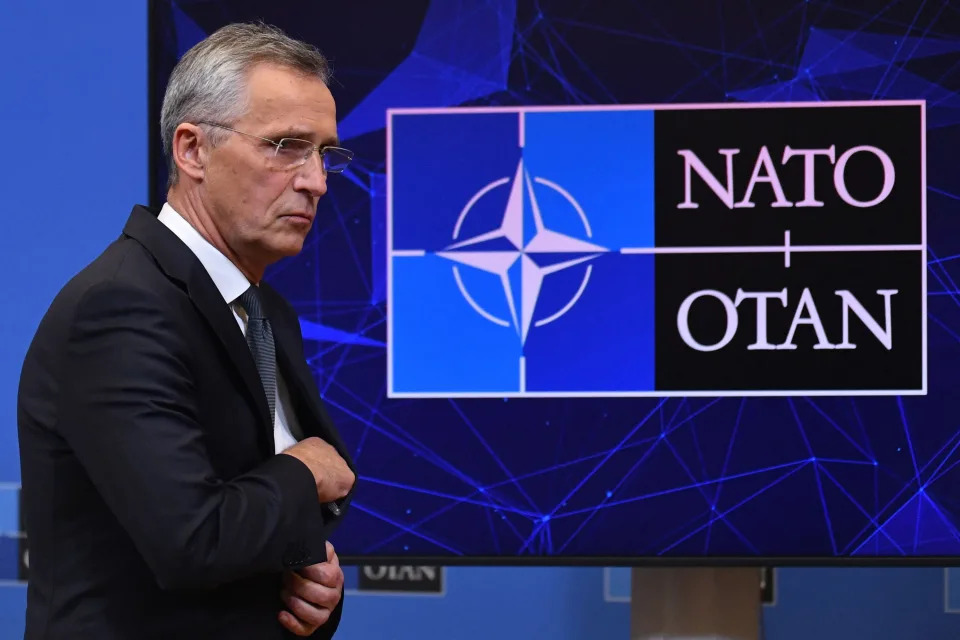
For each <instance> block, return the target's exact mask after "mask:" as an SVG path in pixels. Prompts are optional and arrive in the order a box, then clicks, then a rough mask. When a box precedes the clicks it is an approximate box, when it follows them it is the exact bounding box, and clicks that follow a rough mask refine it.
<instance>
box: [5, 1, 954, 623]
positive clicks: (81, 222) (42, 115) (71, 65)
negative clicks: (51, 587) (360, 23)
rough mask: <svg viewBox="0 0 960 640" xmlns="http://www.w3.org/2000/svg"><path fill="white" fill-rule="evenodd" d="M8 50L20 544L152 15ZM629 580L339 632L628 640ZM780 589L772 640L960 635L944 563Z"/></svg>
mask: <svg viewBox="0 0 960 640" xmlns="http://www.w3.org/2000/svg"><path fill="white" fill-rule="evenodd" d="M924 6H925V9H924V13H923V15H924V16H925V18H924V19H922V20H920V21H919V23H918V24H920V25H921V27H922V26H923V25H925V24H927V23H928V21H929V19H930V17H931V15H932V14H936V13H937V12H938V11H941V12H942V11H946V12H951V11H953V12H955V9H953V8H951V7H949V5H948V3H947V2H945V1H942V2H933V3H926V4H925V5H924ZM881 24H886V23H883V22H882V21H881ZM886 28H888V29H890V30H891V31H893V30H895V28H899V29H900V30H901V31H902V30H903V29H905V26H904V25H901V24H899V23H897V24H896V25H893V26H891V25H889V24H886ZM346 30H347V31H350V32H352V33H359V32H362V30H361V29H346ZM0 52H2V53H3V54H4V59H5V60H7V61H8V63H7V65H6V66H5V74H4V88H3V92H2V99H0V122H2V123H3V125H4V131H5V132H6V133H7V143H8V144H7V151H6V153H4V154H2V156H0V175H2V176H3V178H2V182H3V185H4V187H5V188H4V196H5V207H4V211H5V212H6V214H7V215H6V219H5V223H6V225H7V233H5V234H3V240H2V241H3V242H4V251H3V252H2V253H0V260H2V261H3V262H2V265H3V267H4V271H3V272H4V273H5V274H6V275H7V282H6V287H7V289H6V291H7V292H8V305H9V309H8V311H9V312H8V313H6V314H4V316H3V318H2V320H0V323H2V325H0V326H2V329H3V334H2V335H3V336H4V339H3V340H2V341H0V349H3V352H2V354H3V357H2V358H0V376H2V377H0V416H2V420H3V422H2V427H0V438H2V441H0V481H3V482H6V483H10V484H8V485H7V486H6V487H5V489H6V491H3V492H0V525H2V531H3V532H4V534H6V537H10V534H12V533H15V528H16V522H17V517H16V513H15V509H16V499H15V486H16V483H17V482H18V481H19V466H18V462H17V450H16V429H15V412H14V406H15V405H14V399H15V394H16V382H17V378H18V375H19V367H20V361H21V358H22V355H23V353H24V351H25V349H26V345H27V342H28V340H29V338H30V336H31V335H32V332H33V330H34V328H35V326H36V322H37V321H38V320H39V317H40V315H41V313H42V312H43V310H44V309H45V308H46V305H47V304H48V303H49V301H50V300H51V299H52V297H53V295H54V293H55V292H56V290H57V289H58V288H59V287H60V286H61V285H62V284H63V282H64V281H65V280H66V279H67V278H68V277H69V276H70V275H72V274H73V273H74V272H76V271H77V270H78V269H79V268H80V266H81V265H83V264H84V263H85V262H86V261H88V260H89V259H90V258H91V257H92V256H93V255H95V254H96V253H97V252H99V251H100V249H101V248H102V246H103V245H104V243H106V242H107V241H109V240H110V239H112V238H113V237H114V236H115V235H116V234H118V233H119V231H120V228H121V225H122V223H123V221H124V220H125V219H126V216H127V214H128V213H129V210H130V206H131V204H132V203H133V202H143V201H145V200H146V199H147V198H148V193H147V175H146V171H147V168H146V167H147V165H146V154H147V138H146V135H147V134H146V129H147V123H146V118H145V113H146V104H147V101H146V88H147V81H146V9H145V7H144V6H140V4H138V3H133V2H128V1H126V0H110V1H108V2H106V1H105V2H102V3H91V4H89V5H88V4H78V3H73V2H66V1H65V0H51V1H49V2H44V3H16V4H14V5H11V6H9V7H5V16H4V20H3V21H0ZM690 55H697V54H690ZM26 136H34V137H40V138H43V139H46V140H49V141H50V144H49V145H42V146H41V147H39V148H42V149H44V150H45V151H44V152H43V153H41V154H39V155H38V154H37V149H38V146H37V145H36V144H32V145H25V144H18V143H19V142H21V141H22V139H23V138H24V137H26ZM945 197H946V196H945ZM948 199H949V198H948ZM950 206H952V205H950ZM951 210H953V211H955V210H956V208H955V207H953V208H952V209H951ZM9 564H10V563H9V562H6V563H5V564H4V567H5V570H6V571H9V570H10V567H9ZM624 571H625V570H622V569H614V570H613V571H612V574H611V573H610V572H605V570H604V569H601V568H589V569H574V568H568V569H563V568H551V569H502V568H482V569H478V568H452V569H450V570H449V571H448V573H447V591H446V594H445V595H444V596H442V597H403V596H360V595H355V596H352V597H351V599H350V601H349V605H348V608H347V610H346V613H345V618H344V623H343V627H342V629H343V631H342V633H341V634H340V635H339V636H338V638H342V640H351V639H352V640H360V639H361V638H370V637H389V638H396V639H398V640H406V639H407V638H409V639H410V640H412V639H413V638H425V637H427V638H429V637H436V638H462V639H464V640H473V639H474V638H476V639H477V640H479V639H480V638H488V637H489V636H490V633H491V629H494V628H495V629H496V632H497V635H499V636H500V637H503V638H517V639H527V638H538V637H550V638H557V639H560V640H567V639H569V640H573V639H574V638H605V637H610V638H618V637H619V638H623V637H626V634H627V628H628V627H627V620H628V618H627V605H626V604H625V602H623V600H624V599H625V597H626V591H627V589H626V585H627V583H628V581H627V580H626V579H625V578H626V574H625V573H624ZM605 574H606V575H605ZM5 575H6V576H8V577H9V576H11V575H12V574H11V573H5ZM777 584H778V592H777V603H776V605H775V606H772V607H769V608H768V609H767V610H766V616H765V617H766V631H767V633H766V638H767V639H769V640H801V639H802V640H806V639H807V638H811V637H816V638H822V639H824V640H840V639H848V638H849V639H853V638H857V639H859V638H871V639H872V640H903V639H905V638H909V639H913V638H923V639H924V640H927V639H931V640H939V639H941V638H944V639H946V638H955V637H957V635H958V634H960V616H957V615H956V614H954V613H948V612H947V611H948V610H953V611H960V576H956V577H955V579H954V580H953V581H952V584H953V586H954V588H952V589H950V588H949V587H950V585H951V580H950V576H949V574H946V573H945V572H944V570H943V569H936V568H930V569H785V570H781V571H779V572H778V581H777ZM348 597H349V596H348ZM24 602H25V598H24V588H23V586H22V585H16V584H9V582H8V583H5V584H4V586H3V587H2V588H0V637H2V638H17V637H21V636H22V629H23V606H24Z"/></svg>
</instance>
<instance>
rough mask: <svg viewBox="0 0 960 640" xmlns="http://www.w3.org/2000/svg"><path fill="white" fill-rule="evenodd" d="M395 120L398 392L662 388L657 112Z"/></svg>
mask: <svg viewBox="0 0 960 640" xmlns="http://www.w3.org/2000/svg"><path fill="white" fill-rule="evenodd" d="M389 129H390V130H389V138H388V139H389V141H390V149H389V150H388V157H389V162H390V167H389V169H388V180H389V182H388V191H389V193H388V235H389V244H390V249H389V251H390V257H389V271H390V273H389V275H388V286H389V291H388V304H389V336H388V344H389V347H388V367H389V371H388V387H389V388H388V392H389V395H390V396H392V397H403V396H407V397H431V396H438V397H453V396H478V397H481V396H523V395H528V396H545V395H547V396H548V395H554V394H555V395H594V394H595V395H610V394H611V393H613V394H617V393H624V394H628V393H635V392H643V391H651V390H652V389H653V383H654V331H653V323H654V296H653V287H654V280H653V278H654V272H653V255H652V253H651V254H650V255H642V254H643V251H644V249H652V247H653V240H654V218H653V188H654V187H653V152H654V150H653V113H652V112H650V111H642V110H631V111H587V110H583V111H580V110H545V111H533V112H531V111H521V110H518V111H509V110H506V111H505V110H497V111H494V112H488V111H483V110H479V111H471V110H465V109H456V110H431V111H420V112H412V113H411V112H407V113H403V114H398V113H392V114H391V116H390V127H389ZM624 249H629V250H630V251H629V259H628V255H627V254H625V253H624V252H623V250H624Z"/></svg>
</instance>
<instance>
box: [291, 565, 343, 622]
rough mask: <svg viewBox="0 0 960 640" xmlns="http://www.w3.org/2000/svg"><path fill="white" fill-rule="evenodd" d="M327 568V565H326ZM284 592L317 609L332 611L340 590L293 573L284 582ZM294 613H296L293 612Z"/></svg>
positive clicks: (337, 601)
mask: <svg viewBox="0 0 960 640" xmlns="http://www.w3.org/2000/svg"><path fill="white" fill-rule="evenodd" d="M327 568H329V565H327ZM285 586H286V588H285V591H286V592H288V593H290V594H292V595H294V596H296V597H298V598H301V599H303V600H305V601H306V602H308V603H310V604H312V605H316V606H318V607H327V608H329V609H333V608H334V607H336V606H337V604H338V603H339V602H340V589H339V587H337V586H332V587H331V586H327V585H325V584H324V583H322V582H319V581H314V580H311V579H307V578H304V577H303V576H301V575H299V574H296V573H293V574H291V575H290V578H289V579H288V580H286V581H285ZM294 613H296V611H294Z"/></svg>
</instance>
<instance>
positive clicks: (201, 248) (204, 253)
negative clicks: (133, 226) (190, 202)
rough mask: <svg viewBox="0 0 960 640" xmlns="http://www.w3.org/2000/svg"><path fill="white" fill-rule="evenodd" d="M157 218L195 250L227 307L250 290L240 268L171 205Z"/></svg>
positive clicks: (248, 283)
mask: <svg viewBox="0 0 960 640" xmlns="http://www.w3.org/2000/svg"><path fill="white" fill-rule="evenodd" d="M157 219H158V220H160V222H161V223H163V224H164V225H165V226H166V227H167V228H168V229H170V231H172V232H173V233H174V234H175V235H176V236H177V237H178V238H180V240H181V241H183V243H184V244H185V245H187V247H189V249H190V250H191V251H193V253H194V255H196V256H197V259H198V260H199V261H200V264H202V265H203V268H204V269H206V270H207V273H208V274H210V278H211V279H212V280H213V283H214V284H215V285H216V286H217V290H218V291H219V292H220V295H222V296H223V299H224V301H225V302H226V303H227V304H230V303H232V302H233V301H234V300H236V299H237V298H238V297H240V294H242V293H243V292H244V291H246V290H247V289H249V288H250V281H249V280H247V277H246V276H245V275H243V272H242V271H240V269H238V268H237V265H235V264H233V263H232V262H230V259H229V258H227V256H225V255H223V254H222V253H221V252H220V250H219V249H217V248H216V247H215V246H213V245H212V244H210V243H209V242H208V241H207V239H206V238H204V237H203V236H202V235H200V232H198V231H197V230H196V229H194V228H193V225H191V224H190V223H189V222H187V220H186V219H185V218H184V217H183V216H181V215H180V214H179V213H177V211H176V210H175V209H174V208H173V207H171V206H170V203H169V202H165V203H164V204H163V208H161V209H160V215H159V216H157Z"/></svg>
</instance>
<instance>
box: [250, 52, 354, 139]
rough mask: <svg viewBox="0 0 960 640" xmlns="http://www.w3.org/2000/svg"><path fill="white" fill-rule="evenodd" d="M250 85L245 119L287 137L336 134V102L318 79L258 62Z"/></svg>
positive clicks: (311, 137) (326, 137)
mask: <svg viewBox="0 0 960 640" xmlns="http://www.w3.org/2000/svg"><path fill="white" fill-rule="evenodd" d="M247 88H248V110H247V114H246V117H245V118H244V119H246V120H249V121H251V122H253V123H256V124H257V125H259V126H263V127H269V128H270V129H272V130H274V131H273V133H277V134H282V135H283V136H286V137H302V138H307V139H313V138H321V139H329V138H330V137H333V136H335V135H336V104H335V103H334V100H333V95H332V94H331V93H330V90H329V89H328V88H327V87H326V85H325V84H324V83H323V82H322V81H321V80H320V79H319V78H317V77H314V76H307V75H305V74H303V73H297V72H294V71H292V70H289V69H286V68H283V67H277V66H274V65H258V67H255V68H254V69H253V70H251V73H250V76H249V78H248V84H247ZM261 133H266V132H261Z"/></svg>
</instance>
